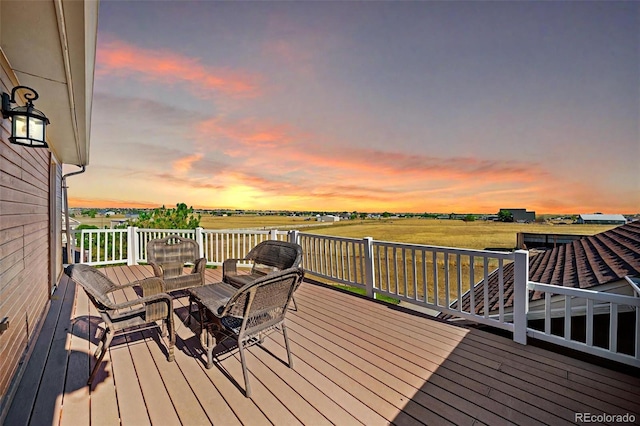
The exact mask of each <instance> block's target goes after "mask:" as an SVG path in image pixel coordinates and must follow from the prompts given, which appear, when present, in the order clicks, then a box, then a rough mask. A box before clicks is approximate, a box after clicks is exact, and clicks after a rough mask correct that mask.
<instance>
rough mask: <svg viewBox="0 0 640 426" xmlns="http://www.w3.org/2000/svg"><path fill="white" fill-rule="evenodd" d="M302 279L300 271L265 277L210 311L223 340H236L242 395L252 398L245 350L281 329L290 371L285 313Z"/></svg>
mask: <svg viewBox="0 0 640 426" xmlns="http://www.w3.org/2000/svg"><path fill="white" fill-rule="evenodd" d="M303 277H304V270H303V269H302V268H290V269H285V270H284V271H277V272H273V273H271V274H267V275H264V276H262V277H260V278H258V279H256V280H254V281H252V282H251V283H249V284H247V285H245V286H244V287H242V288H240V289H238V290H237V291H236V293H235V294H234V295H233V296H232V297H231V298H230V299H229V300H228V301H227V302H226V303H225V304H224V305H221V306H220V307H218V309H214V310H213V314H214V315H215V316H216V317H217V318H218V319H219V320H220V324H221V325H222V332H223V333H224V335H225V337H224V338H223V339H222V340H221V341H220V342H219V343H222V342H224V341H225V340H226V339H228V338H233V339H235V340H236V342H237V345H238V350H239V352H240V361H241V362H242V374H243V376H244V383H245V395H246V396H247V397H250V396H251V387H250V385H249V373H248V371H247V363H246V359H245V354H244V349H246V348H247V347H249V346H251V345H254V344H260V343H262V342H263V341H264V338H265V336H266V335H267V334H269V333H271V332H272V331H274V330H276V329H281V330H282V334H283V336H284V343H285V346H286V348H287V357H288V361H289V368H293V357H292V355H291V349H290V348H289V339H288V337H287V326H286V324H285V314H286V313H287V306H288V305H289V303H290V301H291V298H292V297H293V292H294V291H295V289H296V288H297V287H298V285H300V283H301V282H302V279H303ZM207 355H208V358H209V359H208V364H207V366H208V367H210V366H211V365H212V359H211V353H208V354H207Z"/></svg>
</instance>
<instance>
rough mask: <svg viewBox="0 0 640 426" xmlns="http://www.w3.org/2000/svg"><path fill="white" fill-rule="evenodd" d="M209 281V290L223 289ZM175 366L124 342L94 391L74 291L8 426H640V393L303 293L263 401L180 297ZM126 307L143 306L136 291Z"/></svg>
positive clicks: (96, 329) (123, 274)
mask: <svg viewBox="0 0 640 426" xmlns="http://www.w3.org/2000/svg"><path fill="white" fill-rule="evenodd" d="M102 271H103V272H105V273H106V274H107V275H108V276H109V277H110V278H111V279H112V280H113V281H115V282H117V283H121V284H124V283H128V282H130V281H134V280H139V279H143V278H145V277H149V276H152V272H151V269H150V268H149V267H147V266H131V267H127V266H116V267H107V268H103V269H102ZM220 275H221V271H220V270H219V269H207V270H206V282H207V283H213V282H217V281H219V280H220ZM175 296H176V298H175V299H174V320H175V324H176V334H177V339H176V347H175V361H174V362H171V363H169V362H167V360H166V346H165V344H166V343H165V340H164V339H163V338H162V337H161V336H160V333H159V329H150V330H146V331H138V332H135V333H131V334H129V335H126V336H124V337H122V336H121V337H118V338H116V339H114V342H113V344H112V346H111V348H110V350H109V353H108V354H107V355H106V356H105V359H104V360H103V364H102V365H101V367H100V369H99V373H98V375H97V376H96V379H95V382H94V386H93V387H92V388H91V389H89V388H88V387H87V386H85V385H84V384H85V383H86V380H87V379H88V376H89V372H90V369H91V368H92V367H93V364H94V362H95V359H94V358H93V351H95V348H96V343H97V341H98V339H99V337H100V333H101V331H102V329H101V327H100V318H99V316H98V314H97V312H96V311H95V308H93V306H91V304H90V303H89V301H88V298H87V297H86V295H85V294H84V292H83V291H81V289H80V291H78V289H77V288H76V286H75V284H74V283H73V282H71V281H70V280H67V279H66V278H63V279H62V280H61V282H60V286H59V288H58V290H57V293H56V297H57V299H56V300H54V301H53V303H52V304H51V308H50V310H49V315H48V317H47V319H46V320H45V323H44V326H43V331H42V333H41V335H40V338H39V340H38V341H37V342H36V349H37V351H36V352H34V355H33V356H32V357H31V360H30V361H29V365H28V366H27V370H26V371H25V375H24V383H22V384H21V385H20V386H19V387H18V394H17V395H16V398H15V399H14V402H13V405H12V407H11V408H10V411H9V413H8V416H7V422H11V423H8V424H29V423H31V424H58V423H60V424H63V425H66V424H73V425H102V424H123V425H137V424H149V423H152V424H162V425H165V424H183V425H191V424H223V425H239V424H247V425H272V424H287V425H289V424H309V425H311V424H313V425H322V424H339V425H383V424H395V425H414V424H420V423H424V424H438V425H440V424H460V425H468V426H472V425H474V426H476V425H477V426H479V425H483V424H487V425H500V424H521V425H533V424H554V425H556V424H574V413H575V412H593V413H602V412H604V413H609V414H618V413H619V414H624V413H626V412H630V413H633V414H635V415H636V416H637V418H640V404H639V403H638V402H637V401H638V398H637V397H638V396H640V379H638V378H637V376H630V375H626V374H624V373H620V372H615V371H612V370H609V369H606V368H604V367H601V366H597V365H593V364H588V363H586V362H584V361H581V360H576V359H573V358H569V357H566V356H564V355H560V354H557V353H554V352H550V351H548V350H545V349H542V348H539V347H534V346H531V345H528V346H523V345H519V344H516V343H514V342H513V341H511V340H509V339H506V338H504V337H501V336H498V335H494V334H490V333H487V332H486V331H482V330H476V329H469V328H465V327H461V326H456V325H452V324H450V323H445V322H442V321H436V320H433V319H431V318H427V317H425V316H424V315H420V314H416V313H414V312H411V311H408V310H405V309H399V308H396V307H390V306H389V305H386V304H382V303H377V302H374V301H371V300H368V299H365V298H362V297H357V296H353V295H349V294H345V293H343V292H340V291H337V290H334V289H331V288H328V287H326V286H321V285H314V284H311V283H308V282H305V283H303V284H302V285H301V286H300V288H299V290H298V292H297V293H296V301H297V305H298V310H297V311H294V310H291V311H290V312H289V313H288V314H287V325H288V328H289V338H290V341H291V347H292V353H293V357H294V369H290V368H289V367H288V364H287V355H286V350H285V347H284V341H283V338H282V335H281V334H279V333H273V334H272V335H270V336H269V337H268V338H267V339H266V341H265V343H264V345H263V348H261V347H258V346H254V347H251V348H250V349H249V350H248V353H247V364H248V368H249V372H250V381H251V385H252V389H253V397H252V398H245V397H244V379H243V376H242V368H241V364H240V359H239V355H238V353H237V352H231V353H230V354H224V355H222V356H220V357H218V358H217V359H216V362H215V365H214V367H213V368H211V369H209V370H207V369H206V368H205V360H204V353H203V350H202V348H201V347H200V344H199V339H198V336H197V335H196V334H197V333H198V332H199V330H198V326H197V324H196V323H195V322H193V323H192V324H191V325H187V324H185V323H184V321H185V320H186V319H187V317H188V315H189V314H188V308H189V306H188V300H187V298H186V297H185V296H184V294H180V293H177V294H176V295H175ZM115 297H116V299H117V300H127V299H130V298H132V297H137V296H136V294H135V292H134V291H133V289H128V290H126V291H120V292H118V293H117V294H116V295H115Z"/></svg>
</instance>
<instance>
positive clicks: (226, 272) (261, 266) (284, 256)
mask: <svg viewBox="0 0 640 426" xmlns="http://www.w3.org/2000/svg"><path fill="white" fill-rule="evenodd" d="M301 261H302V247H300V245H299V244H295V243H290V242H287V241H277V240H267V241H263V242H261V243H260V244H258V245H257V246H255V247H254V248H252V249H251V251H249V253H247V255H246V256H245V258H244V259H227V260H225V261H224V263H223V264H222V281H224V282H226V283H229V284H231V285H233V286H235V287H237V288H240V287H242V286H244V285H246V284H249V283H250V282H252V281H254V280H256V279H258V278H261V277H263V276H265V275H266V274H268V273H271V272H274V271H282V270H284V269H289V268H297V267H298V266H300V262H301ZM239 262H243V263H250V264H251V271H250V272H249V273H248V274H241V273H238V269H237V266H238V263H239ZM292 300H293V306H294V308H295V309H296V310H297V308H298V307H297V305H296V300H295V299H292Z"/></svg>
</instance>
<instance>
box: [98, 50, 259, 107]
mask: <svg viewBox="0 0 640 426" xmlns="http://www.w3.org/2000/svg"><path fill="white" fill-rule="evenodd" d="M113 73H125V74H134V75H138V76H139V77H140V78H143V79H148V80H155V81H160V82H164V83H170V84H172V83H182V84H186V85H187V86H189V87H190V89H191V90H192V92H194V94H196V95H200V96H203V95H204V96H207V95H208V92H221V93H225V94H227V95H236V96H255V95H257V94H258V92H259V87H258V85H257V78H256V77H255V76H250V75H248V74H247V73H244V72H238V71H230V70H220V69H214V68H211V67H207V66H205V65H203V64H202V63H201V62H200V59H199V58H194V57H189V56H185V55H182V54H180V53H176V52H172V51H170V50H164V49H163V50H151V49H143V48H140V47H137V46H134V45H131V44H127V43H125V42H123V41H120V40H115V39H110V40H108V41H104V42H100V43H99V45H98V53H97V67H96V75H98V76H105V75H110V74H113Z"/></svg>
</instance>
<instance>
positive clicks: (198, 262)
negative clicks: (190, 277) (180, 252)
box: [191, 257, 207, 274]
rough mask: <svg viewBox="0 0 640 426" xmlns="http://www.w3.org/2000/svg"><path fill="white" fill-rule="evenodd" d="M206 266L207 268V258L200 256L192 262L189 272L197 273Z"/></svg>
mask: <svg viewBox="0 0 640 426" xmlns="http://www.w3.org/2000/svg"><path fill="white" fill-rule="evenodd" d="M206 268H207V259H205V258H204V257H201V258H200V259H198V260H196V261H195V263H194V264H193V269H192V270H191V273H192V274H198V273H200V272H202V271H204V270H205V269H206Z"/></svg>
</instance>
